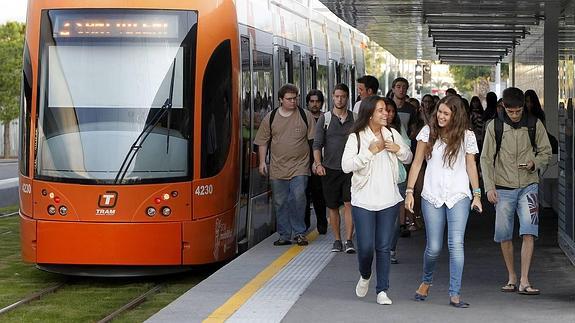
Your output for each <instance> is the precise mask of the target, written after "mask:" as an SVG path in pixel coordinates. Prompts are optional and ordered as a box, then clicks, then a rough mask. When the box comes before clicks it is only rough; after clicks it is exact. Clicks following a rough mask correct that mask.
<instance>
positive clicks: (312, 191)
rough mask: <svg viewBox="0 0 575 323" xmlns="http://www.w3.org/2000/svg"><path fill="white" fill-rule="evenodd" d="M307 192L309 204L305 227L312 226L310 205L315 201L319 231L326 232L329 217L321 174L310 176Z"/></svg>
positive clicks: (306, 209)
mask: <svg viewBox="0 0 575 323" xmlns="http://www.w3.org/2000/svg"><path fill="white" fill-rule="evenodd" d="M305 193H306V197H307V205H306V208H305V227H306V228H309V226H310V217H311V210H310V205H311V203H312V202H313V209H314V211H315V216H316V219H317V231H318V232H319V233H321V234H325V233H326V232H327V217H326V208H325V199H324V197H323V190H322V188H321V177H320V176H317V175H311V176H310V177H309V181H308V182H307V188H306V191H305Z"/></svg>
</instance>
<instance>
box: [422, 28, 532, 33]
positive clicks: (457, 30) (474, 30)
mask: <svg viewBox="0 0 575 323" xmlns="http://www.w3.org/2000/svg"><path fill="white" fill-rule="evenodd" d="M443 33H484V34H489V35H491V34H492V33H495V34H499V33H504V34H517V35H525V34H526V35H529V32H528V31H526V30H523V29H517V30H514V29H504V28H497V29H486V28H465V29H463V28H441V29H438V28H429V34H430V35H431V34H443Z"/></svg>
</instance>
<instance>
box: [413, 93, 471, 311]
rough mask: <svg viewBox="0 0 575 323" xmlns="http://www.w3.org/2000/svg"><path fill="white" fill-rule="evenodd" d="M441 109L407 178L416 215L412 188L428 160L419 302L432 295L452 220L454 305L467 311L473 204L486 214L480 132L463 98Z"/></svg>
mask: <svg viewBox="0 0 575 323" xmlns="http://www.w3.org/2000/svg"><path fill="white" fill-rule="evenodd" d="M437 106H438V108H437V110H436V113H435V116H434V117H432V118H431V120H430V124H429V125H427V126H425V127H423V129H421V131H420V132H419V134H418V135H417V149H416V152H415V158H414V160H413V164H412V166H411V170H410V172H409V177H408V180H407V189H406V198H405V208H406V209H408V210H409V211H410V212H413V203H414V201H413V185H414V184H415V182H416V180H417V175H418V174H419V170H420V168H421V164H422V163H423V159H424V158H425V159H426V160H427V169H426V171H425V178H424V183H423V191H422V193H421V197H422V201H421V208H422V212H423V217H424V220H425V232H426V236H427V245H426V248H425V253H424V257H423V278H422V280H423V282H422V283H421V285H420V286H419V288H418V289H417V291H416V292H415V300H418V301H423V300H425V298H426V297H427V295H428V292H429V287H430V286H431V283H432V280H433V272H434V270H435V265H436V263H437V259H438V258H439V254H440V253H441V248H442V245H443V230H444V228H445V222H447V230H448V231H447V232H448V233H447V240H448V246H449V274H450V279H449V297H450V300H449V304H451V305H452V306H454V307H457V308H466V307H469V304H468V303H465V302H463V301H462V300H461V299H460V290H461V276H462V274H463V262H464V254H463V240H464V237H465V227H466V225H467V218H468V216H469V211H470V206H471V207H472V208H473V209H475V210H477V211H478V212H481V211H482V206H481V189H480V188H479V179H478V176H477V167H476V164H475V154H476V153H478V152H479V150H478V149H477V141H476V139H475V134H474V133H473V131H471V130H469V126H468V122H469V118H468V117H467V112H466V111H465V107H464V106H463V102H462V101H461V99H460V98H459V97H458V96H447V97H444V98H443V99H441V100H440V101H439V103H438V104H437ZM469 183H471V187H472V188H473V194H472V193H471V191H470V189H469Z"/></svg>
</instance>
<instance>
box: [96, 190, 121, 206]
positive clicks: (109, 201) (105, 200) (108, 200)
mask: <svg viewBox="0 0 575 323" xmlns="http://www.w3.org/2000/svg"><path fill="white" fill-rule="evenodd" d="M116 202H118V192H115V191H106V193H104V194H101V195H100V198H99V200H98V206H99V207H101V208H107V209H111V208H113V207H116Z"/></svg>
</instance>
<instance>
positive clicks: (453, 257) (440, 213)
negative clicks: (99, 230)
mask: <svg viewBox="0 0 575 323" xmlns="http://www.w3.org/2000/svg"><path fill="white" fill-rule="evenodd" d="M470 205H471V201H470V200H469V198H467V197H466V198H464V199H463V200H461V201H459V202H457V203H456V204H455V205H454V206H453V207H452V208H451V209H449V208H448V207H447V206H445V204H443V206H441V207H440V208H436V207H435V206H433V204H431V203H429V202H428V201H426V200H425V199H423V198H422V199H421V211H422V212H423V218H424V220H425V233H426V236H427V245H426V246H425V253H424V254H423V282H424V283H426V284H431V283H432V281H433V272H434V271H435V265H436V264H437V259H438V258H439V254H440V253H441V248H442V247H443V230H444V229H445V222H446V219H447V244H448V246H449V296H458V295H459V294H460V290H461V276H462V275H463V263H464V259H465V257H464V254H463V240H464V238H465V227H466V225H467V218H468V216H469V207H470Z"/></svg>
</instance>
